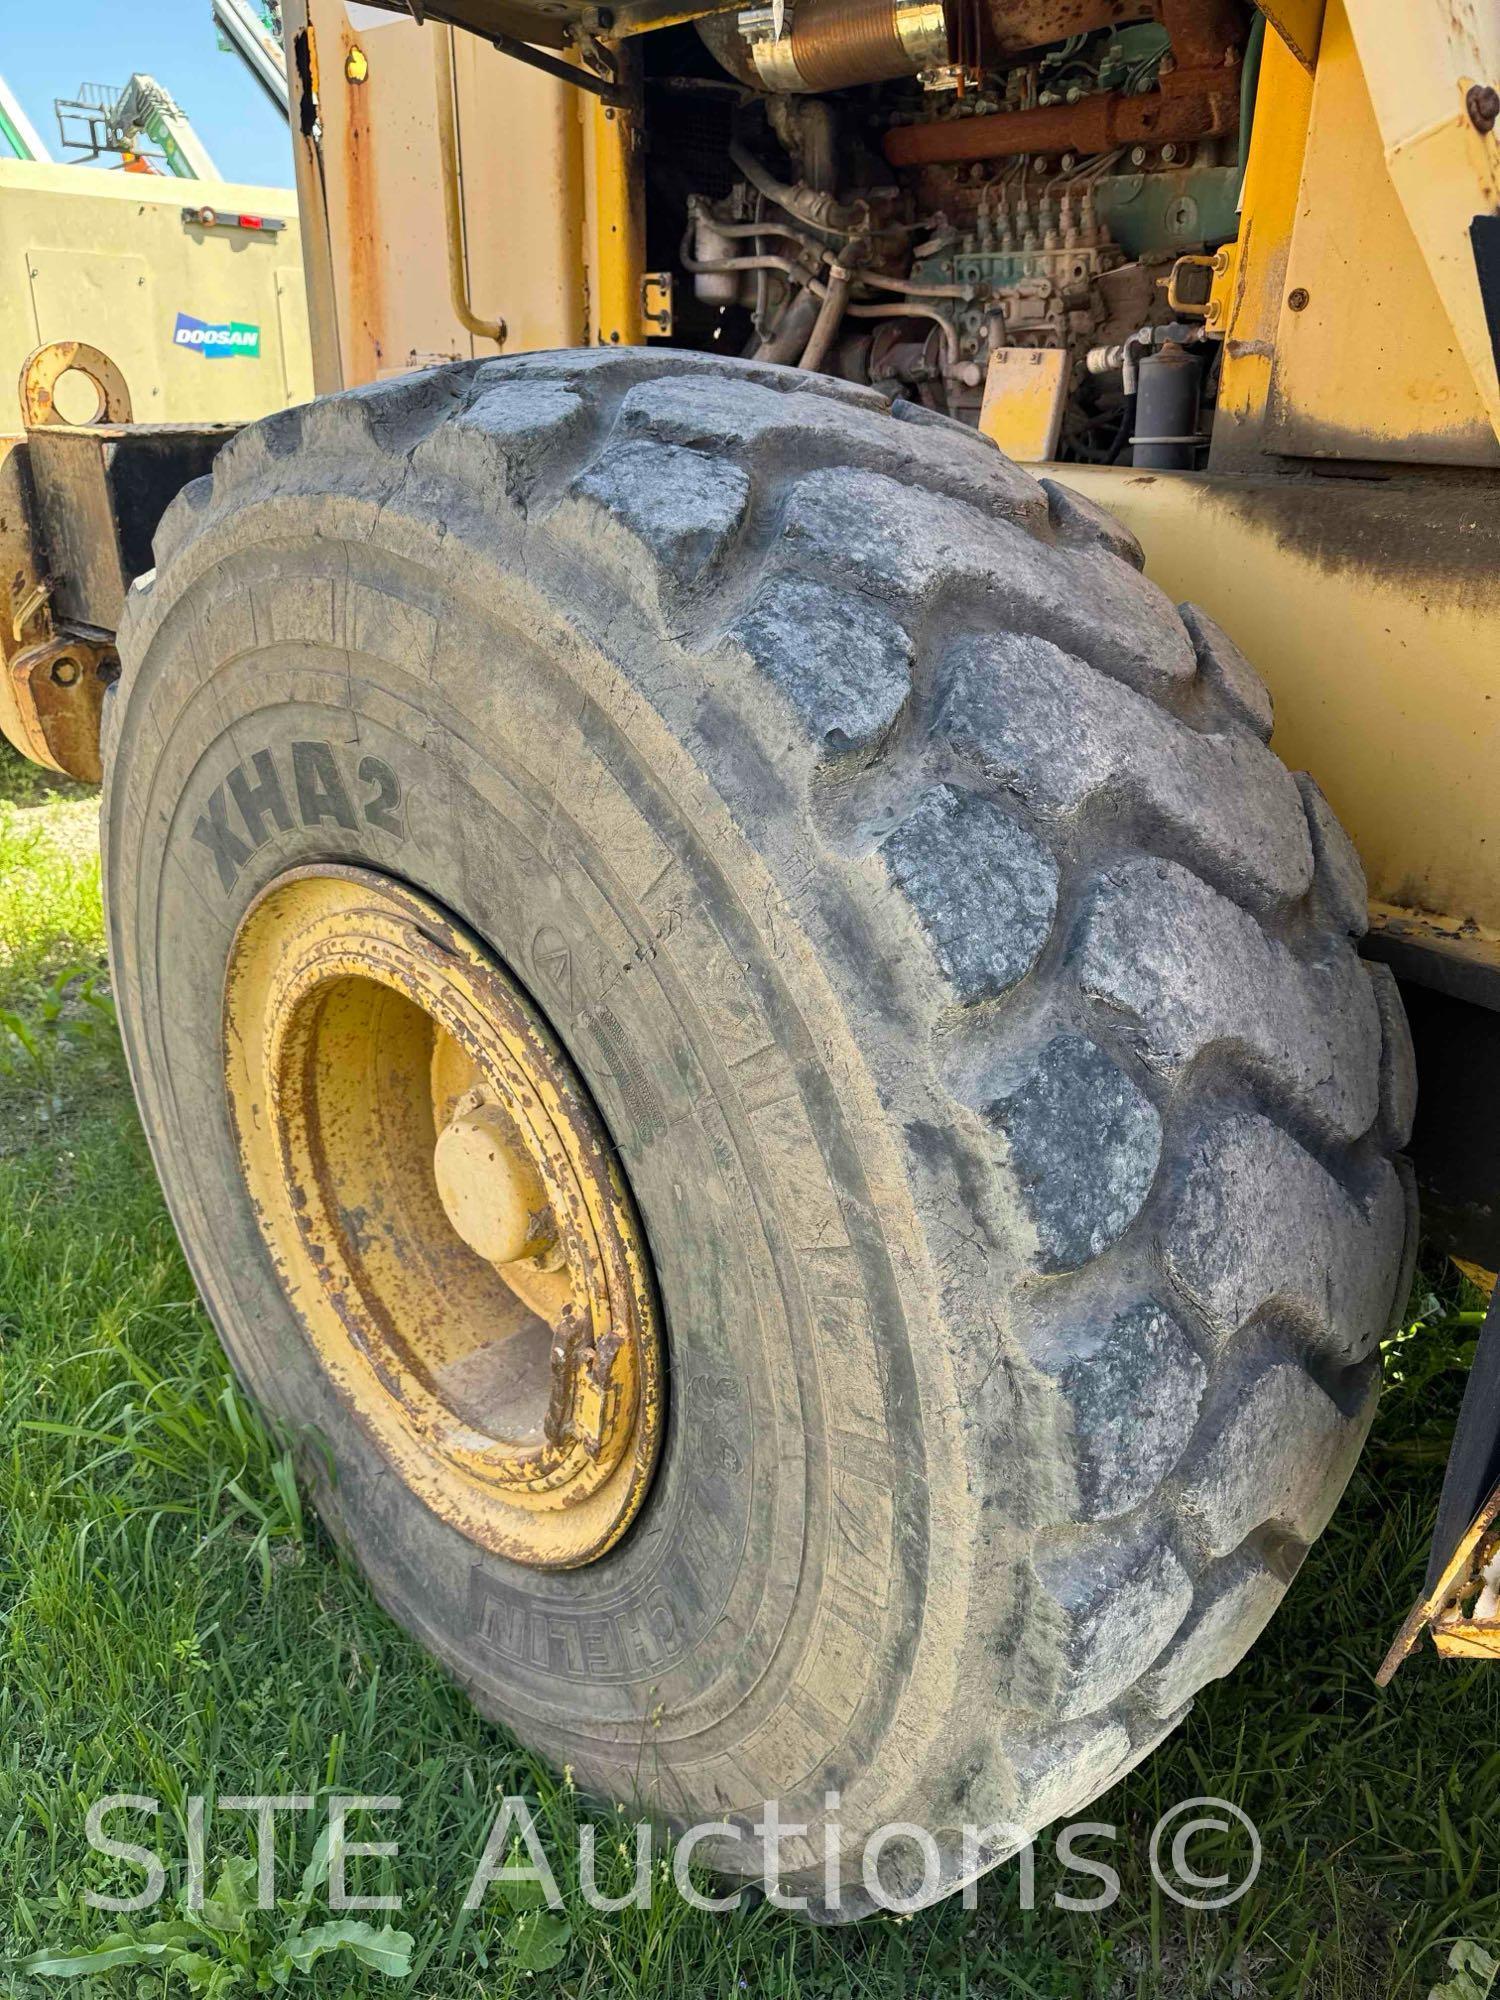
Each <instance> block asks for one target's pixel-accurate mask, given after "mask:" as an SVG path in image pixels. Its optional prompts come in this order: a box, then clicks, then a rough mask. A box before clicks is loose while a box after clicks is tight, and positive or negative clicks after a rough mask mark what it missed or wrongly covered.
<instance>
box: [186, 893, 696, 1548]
mask: <svg viewBox="0 0 1500 2000" xmlns="http://www.w3.org/2000/svg"><path fill="white" fill-rule="evenodd" d="M224 1021H225V1058H226V1064H225V1066H226V1081H227V1085H228V1092H229V1103H230V1108H231V1113H232V1116H233V1119H234V1124H235V1131H236V1137H237V1139H238V1142H239V1148H240V1157H241V1161H242V1164H243V1167H244V1171H245V1177H246V1181H247V1183H248V1186H249V1189H250V1194H251V1198H252V1201H253V1204H254V1208H255V1213H256V1217H257V1221H258V1222H259V1225H260V1229H261V1233H262V1235H263V1237H264V1239H265V1242H266V1246H267V1248H268V1250H269V1252H270V1254H271V1257H272V1260H273V1262H274V1264H275V1266H276V1268H277V1271H278V1274H279V1276H280V1278H281V1282H282V1285H283V1288H284V1290H285V1292H286V1295H287V1297H288V1299H289V1301H290V1303H291V1305H292V1307H293V1309H294V1310H295V1312H296V1314H297V1317H298V1319H299V1321H300V1322H301V1324H302V1327H303V1329H304V1331H305V1332H306V1334H307V1336H308V1338H309V1339H310V1341H311V1342H312V1345H313V1347H314V1349H315V1350H316V1352H317V1354H318V1357H319V1360H320V1361H321V1363H322V1365H323V1368H324V1370H325V1372H326V1373H327V1374H328V1376H329V1377H330V1379H331V1380H332V1382H333V1383H334V1386H335V1387H336V1389H337V1390H338V1392H339V1393H340V1394H341V1395H342V1396H343V1397H344V1398H345V1399H346V1400H347V1401H348V1402H349V1403H350V1404H351V1406H352V1407H353V1409H354V1411H355V1413H356V1415H357V1416H358V1418H359V1420H360V1422H361V1424H362V1425H363V1426H364V1428H365V1430H366V1431H367V1432H368V1433H369V1434H370V1435H371V1436H372V1437H373V1438H374V1439H375V1441H376V1442H377V1443H378V1444H379V1445H380V1447H381V1449H382V1450H383V1451H384V1452H385V1453H386V1455H387V1456H388V1457H389V1458H390V1459H391V1460H392V1461H393V1462H394V1463H395V1465H396V1466H397V1469H398V1470H399V1471H400V1473H401V1475H402V1476H403V1478H405V1479H406V1481H407V1482H408V1484H409V1485H411V1486H412V1487H413V1489H414V1490H416V1491H417V1492H419V1493H420V1495H421V1497H422V1498H423V1499H424V1500H425V1502H426V1503H427V1505H428V1506H430V1507H431V1508H433V1510H434V1511H435V1512H437V1513H439V1514H441V1515H442V1516H444V1517H445V1518H446V1519H448V1520H450V1521H451V1522H452V1523H453V1525H454V1526H455V1527H457V1528H459V1529H460V1530H461V1531H462V1532H463V1533H465V1534H466V1535H468V1536H469V1537H470V1538H471V1539H472V1540H474V1541H476V1542H479V1543H481V1544H482V1545H483V1546H485V1547H487V1548H490V1549H494V1550H495V1551H497V1552H498V1553H500V1554H503V1555H506V1556H509V1557H511V1558H512V1559H514V1560H515V1561H518V1562H523V1563H528V1564H532V1565H534V1566H537V1567H543V1568H568V1567H574V1566H576V1565H578V1564H580V1563H584V1562H588V1561H590V1560H592V1559H593V1558H594V1557H595V1556H598V1555H600V1554H602V1553H603V1552H604V1550H605V1549H607V1548H609V1547H610V1546H611V1545H612V1544H613V1543H614V1542H615V1541H617V1540H618V1539H619V1537H620V1536H621V1535H622V1534H623V1533H624V1531H625V1529H626V1528H627V1527H628V1526H629V1524H630V1521H631V1519H632V1518H633V1517H634V1515H635V1513H636V1511H637V1510H638V1508H639V1506H640V1504H641V1501H642V1499H643V1498H644V1496H645V1491H646V1486H647V1483H648V1481H649V1478H650V1474H651V1468H652V1465H653V1462H654V1459H655V1455H656V1450H657V1445H658V1441H659V1436H660V1428H661V1416H662V1369H661V1356H660V1340H659V1334H658V1327H657V1317H656V1311H655V1305H654V1300H653V1295H652V1290H651V1284H650V1276H649V1265H648V1261H647V1256H646V1250H645V1244H644V1240H643V1238H642V1235H641V1231H640V1225H639V1223H638V1221H637V1219H636V1216H635V1212H634V1208H633V1205H632V1203H631V1200H630V1196H629V1191H628V1189H627V1188H626V1186H625V1184H624V1181H623V1179H622V1177H621V1175H620V1171H619V1166H618V1161H617V1158H616V1155H615V1153H614V1149H613V1147H612V1146H611V1144H610V1141H609V1137H608V1134H607V1133H606V1131H605V1130H604V1127H603V1125H602V1123H601V1121H600V1119H599V1116H598V1113H597V1112H596V1111H595V1109H594V1107H593V1105H592V1103H591V1101H590V1099H589V1097H588V1094H587V1091H586V1089H585V1087H584V1085H583V1083H582V1081H581V1079H580V1078H579V1077H578V1075H577V1073H576V1072H575V1071H574V1069H573V1067H572V1065H571V1063H570V1062H569V1061H568V1058H567V1056H566V1054H565V1052H564V1051H563V1049H562V1047H561V1045H560V1044H559V1043H558V1041H557V1040H556V1038H555V1036H554V1035H553V1034H552V1032H551V1030H550V1028H549V1027H548V1025H547V1023H546V1021H545V1020H544V1019H543V1017H542V1016H541V1014H540V1013H539V1012H538V1011H537V1009H536V1008H535V1007H534V1006H533V1005H532V1003H531V1001H530V1000H529V998H528V997H527V996H526V995H525V994H524V993H523V992H522V991H521V989H520V988H519V987H518V986H517V985H516V984H515V982H514V981H513V980H511V979H510V978H509V977H508V976H507V974H506V973H505V972H504V971H503V970H502V969H501V967H500V966H499V965H497V964H496V963H495V962H494V961H493V960H492V959H490V958H489V957H488V955H487V954H486V953H485V952H484V951H483V950H482V949H481V948H480V947H479V946H478V945H477V944H476V943H475V942H474V940H473V939H472V938H470V937H469V936H468V935H467V934H466V933H464V932H463V931H461V930H460V929H459V928H458V927H457V926H456V925H454V924H453V923H452V922H451V920H450V919H449V918H448V917H446V916H445V915H444V913H443V912H442V911H441V910H439V909H438V908H437V906H436V905H434V904H432V903H430V902H428V901H427V899H426V898H425V897H422V896H420V895H418V894H416V893H415V892H414V891H412V890H410V889H407V888H405V887H403V886H401V885H398V884H396V883H394V882H390V881H388V880H386V879H385V878H383V877H381V876H379V875H376V874H373V873H371V872H369V871H366V870H362V869H356V868H343V867H336V866H332V865H330V866H327V867H322V868H305V869H295V870H293V871H291V872H290V873H289V874H287V875H283V876H281V877H279V878H278V879H277V880H276V881H275V882H273V883H271V884H270V885H269V887H268V888H266V889H265V890H264V891H263V892H262V893H261V895H260V896H259V897H257V899H256V901H255V902H254V903H253V904H252V905H251V907H250V909H249V910H248V911H247V912H246V914H245V917H244V919H243V920H242V922H241V924H240V926H239V929H238V931H237V932H236V934H235V939H234V943H233V946H232V948H231V954H230V962H229V971H228V976H227V980H226V986H225V1013H224Z"/></svg>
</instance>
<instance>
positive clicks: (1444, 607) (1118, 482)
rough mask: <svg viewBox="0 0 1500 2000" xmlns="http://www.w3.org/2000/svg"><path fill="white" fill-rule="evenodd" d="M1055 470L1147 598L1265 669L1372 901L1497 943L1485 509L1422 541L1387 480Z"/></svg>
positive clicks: (1455, 502) (1498, 579) (1499, 786)
mask: <svg viewBox="0 0 1500 2000" xmlns="http://www.w3.org/2000/svg"><path fill="white" fill-rule="evenodd" d="M1049 469H1050V470H1051V471H1052V473H1053V475H1054V476H1055V477H1056V478H1058V479H1062V480H1065V481H1066V482H1067V484H1068V485H1069V486H1071V487H1073V488H1074V489H1075V490H1076V491H1077V492H1080V493H1082V494H1084V495H1086V496H1087V497H1088V498H1090V499H1092V500H1095V501H1097V502H1098V503H1099V504H1100V505H1102V506H1105V507H1108V508H1110V509H1111V510H1112V511H1113V512H1114V513H1115V514H1117V515H1118V516H1119V518H1120V519H1121V520H1122V521H1124V522H1125V523H1126V525H1127V526H1129V527H1130V528H1132V529H1134V531H1135V533H1136V534H1137V535H1138V536H1139V537H1140V540H1141V544H1142V546H1143V547H1144V549H1145V551H1146V567H1147V570H1148V572H1149V574H1150V575H1151V576H1152V577H1153V578H1154V579H1155V581H1156V582H1157V583H1159V584H1160V585H1161V586H1162V588H1163V589H1164V590H1166V591H1168V592H1169V593H1170V594H1171V596H1172V597H1173V598H1174V599H1176V600H1177V601H1179V602H1180V601H1182V600H1184V599H1189V598H1190V599H1191V600H1192V601H1193V602H1194V603H1197V604H1201V605H1202V606H1203V607H1204V609H1205V610H1207V611H1208V612H1210V613H1211V615H1212V616H1213V617H1215V618H1216V619H1217V620H1218V621H1219V623H1220V624H1221V625H1222V626H1223V627H1224V629H1225V630H1226V631H1227V632H1228V633H1229V634H1230V636H1231V637H1232V638H1233V639H1234V640H1235V641H1236V642H1237V643H1238V644H1239V645H1240V646H1241V647H1242V648H1243V649H1244V651H1245V652H1246V653H1247V654H1248V656H1249V657H1250V658H1251V659H1252V660H1254V661H1255V662H1256V665H1257V667H1258V668H1259V669H1260V671H1261V673H1262V675H1263V676H1264V678H1265V680H1266V683H1267V685H1268V686H1269V687H1270V690H1271V694H1272V697H1273V699H1274V701H1275V704H1276V734H1275V739H1274V741H1275V746H1276V749H1277V751H1278V752H1279V754H1280V755H1281V756H1282V757H1283V758H1284V759H1285V760H1286V762H1288V763H1289V764H1291V765H1292V767H1293V768H1294V769H1298V768H1301V769H1305V770H1309V771H1311V772H1312V773H1313V775H1314V776H1315V777H1316V778H1317V780H1318V783H1319V784H1320V785H1321V786H1322V788H1323V790H1324V791H1325V792H1326V793H1327V794H1328V797H1329V801H1330V803H1331V804H1332V806H1333V808H1334V811H1335V812H1336V813H1337V814H1338V816H1339V818H1340V819H1341V820H1342V822H1343V824H1344V826H1345V827H1346V828H1347V829H1348V831H1349V832H1350V834H1351V835H1352V836H1353V838H1354V841H1355V844H1356V845H1357V847H1358V848H1359V852H1360V858H1361V860H1362V861H1363V862H1364V865H1365V872H1366V875H1367V877H1368V879H1369V884H1370V895H1371V897H1372V899H1373V900H1374V901H1375V902H1377V903H1380V904H1386V905H1391V906H1395V907H1397V908H1399V909H1401V910H1405V911H1411V912H1414V913H1418V914H1420V915H1422V916H1424V917H1427V918H1434V917H1435V918H1440V919H1447V920H1449V921H1451V922H1452V923H1453V924H1455V925H1458V926H1461V927H1463V928H1464V930H1465V931H1466V933H1467V934H1469V935H1475V936H1477V935H1478V934H1482V933H1484V932H1489V933H1492V934H1496V935H1500V867H1497V865H1496V857H1497V855H1500V668H1497V665H1496V662H1497V660H1500V561H1497V557H1500V547H1497V541H1496V537H1495V536H1494V535H1493V534H1491V533H1490V532H1489V528H1488V523H1487V521H1486V519H1485V515H1486V514H1487V513H1488V511H1489V496H1488V494H1487V493H1486V492H1483V491H1480V492H1477V493H1475V494H1474V496H1473V499H1472V502H1470V501H1469V500H1468V498H1467V497H1466V496H1465V495H1464V494H1463V493H1462V492H1460V493H1457V494H1455V495H1452V496H1445V509H1444V517H1443V518H1444V521H1445V522H1447V523H1449V524H1450V525H1449V526H1448V527H1447V528H1446V529H1442V528H1440V529H1439V531H1438V532H1436V533H1434V534H1431V535H1425V534H1419V533H1417V532H1416V528H1417V523H1416V521H1415V519H1413V518H1412V515H1414V514H1415V510H1416V508H1417V506H1418V504H1419V503H1418V501H1417V499H1416V497H1415V496H1413V495H1412V494H1411V493H1410V492H1409V490H1407V489H1406V488H1404V487H1402V486H1395V487H1393V486H1392V484H1391V482H1389V481H1383V480H1382V481H1371V482H1370V483H1369V485H1368V486H1367V487H1365V488H1364V490H1363V491H1360V490H1357V489H1352V488H1351V487H1350V485H1349V483H1348V482H1346V481H1342V480H1341V481H1337V482H1335V481H1333V480H1328V481H1324V480H1312V481H1307V482H1302V483H1299V484H1296V485H1294V484H1293V483H1292V482H1290V481H1283V482H1280V483H1279V484H1278V483H1277V482H1276V481H1274V480H1248V479H1247V480H1244V481H1239V480H1234V479H1230V478H1218V479H1216V478H1214V477H1212V476H1209V475H1204V474H1195V473H1155V474H1153V473H1149V472H1137V471H1133V470H1132V469H1131V468H1130V467H1128V466H1080V465H1065V466H1063V465H1060V466H1054V467H1051V468H1049ZM1330 488H1333V489H1335V490H1332V491H1330V490H1328V489H1330ZM1407 508H1409V509H1410V510H1411V513H1410V514H1408V516H1407V518H1406V519H1405V520H1404V521H1403V519H1402V516H1403V512H1404V511H1405V510H1406V509H1407ZM1466 522H1467V524H1468V530H1469V532H1468V533H1467V535H1466V534H1465V532H1464V527H1465V523H1466ZM1403 542H1404V544H1405V547H1404V549H1403V548H1402V546H1401V544H1402V543H1403Z"/></svg>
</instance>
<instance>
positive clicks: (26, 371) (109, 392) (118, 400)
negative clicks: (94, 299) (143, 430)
mask: <svg viewBox="0 0 1500 2000" xmlns="http://www.w3.org/2000/svg"><path fill="white" fill-rule="evenodd" d="M65 375H81V376H83V377H84V379H85V380H86V381H88V382H90V383H92V385H93V389H94V395H95V399H96V403H95V409H94V413H93V415H92V416H89V417H85V418H84V419H83V421H84V422H85V423H88V424H128V423H129V422H130V414H131V412H130V390H129V389H128V388H127V386H126V383H125V377H124V376H123V375H122V374H121V372H120V369H119V367H118V365H117V364H116V363H115V362H113V361H111V360H110V358H109V356H108V355H107V354H106V353H105V352H104V350H103V348H102V347H94V346H92V345H91V344H90V343H89V342H88V341H86V340H49V341H47V342H46V343H45V344H44V345H43V346H41V347H34V348H33V349H32V351H31V352H30V354H28V355H27V357H26V359H25V361H24V362H23V363H22V364H21V383H20V392H21V419H22V421H23V423H24V424H25V425H26V428H27V429H28V430H39V429H41V428H42V427H43V426H44V425H46V424H65V423H68V422H69V421H70V419H69V418H67V417H65V416H63V414H62V413H61V411H60V410H59V409H58V407H57V401H56V391H57V385H58V383H59V382H60V381H61V380H62V379H63V377H64V376H65Z"/></svg>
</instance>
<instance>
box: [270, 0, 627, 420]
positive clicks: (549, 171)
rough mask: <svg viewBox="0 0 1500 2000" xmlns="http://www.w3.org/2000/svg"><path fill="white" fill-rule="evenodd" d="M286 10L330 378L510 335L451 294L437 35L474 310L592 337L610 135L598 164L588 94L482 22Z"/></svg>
mask: <svg viewBox="0 0 1500 2000" xmlns="http://www.w3.org/2000/svg"><path fill="white" fill-rule="evenodd" d="M286 24H287V41H288V48H289V51H290V52H291V57H292V61H291V64H290V67H291V71H292V78H293V112H292V116H293V126H294V133H295V135H296V137H297V185H298V195H299V198H300V200H301V202H302V204H303V213H304V216H305V217H307V218H308V219H309V226H310V227H311V228H312V229H313V230H314V231H315V233H316V237H317V240H316V241H315V242H314V243H312V244H310V256H309V264H308V278H309V286H310V298H311V305H312V314H313V324H314V336H315V346H316V354H317V369H318V387H319V389H320V390H324V391H326V390H329V389H335V388H339V387H347V386H351V385H353V384H355V383H358V382H372V381H378V380H380V379H382V378H383V377H386V376H390V375H399V374H403V373H405V372H406V371H407V370H408V369H412V368H421V367H430V366H432V365H433V364H434V363H437V362H441V361H454V360H462V359H466V358H469V357H471V356H475V355H480V356H482V355H485V354H496V353H499V352H500V351H501V343H500V342H499V341H497V340H495V339H492V338H490V339H487V338H485V337H484V336H482V335H479V334H476V333H474V332H472V331H470V329H469V328H468V327H467V326H466V325H465V324H464V321H463V318H462V317H461V315H460V313H459V312H458V311H456V310H455V307H454V301H453V292H454V287H453V285H452V284H451V282H450V265H449V246H448V224H447V220H446V216H445V200H444V192H445V190H444V177H445V173H446V172H448V171H449V168H448V165H447V163H446V162H445V160H444V157H443V148H442V147H441V146H440V144H439V142H438V129H439V119H438V103H439V92H440V90H442V89H443V88H444V86H445V82H446V76H445V65H444V63H443V62H442V60H441V55H442V50H441V48H440V43H443V42H446V43H447V44H448V48H449V50H450V51H451V59H450V62H449V63H448V65H447V66H446V69H447V74H449V75H451V79H452V84H451V88H452V106H451V108H452V116H453V126H454V130H455V133H456V149H457V150H456V160H455V161H454V163H453V170H454V172H455V174H456V179H457V183H458V203H459V215H460V218H461V230H462V236H461V242H460V244H459V268H460V270H461V272H462V277H463V285H464V289H465V292H466V296H467V301H468V304H469V306H470V308H471V309H472V312H473V314H474V315H475V316H477V317H479V318H481V319H486V320H489V321H492V322H499V321H503V322H504V326H505V338H504V349H505V351H506V352H507V353H514V352H519V351H522V350H525V349H531V348H543V347H569V346H576V345H578V344H579V343H581V342H584V341H586V340H588V339H589V338H590V337H591V335H593V336H594V337H597V329H596V328H591V325H590V321H589V313H588V298H589V283H588V278H589V269H588V266H589V261H590V260H589V258H588V255H587V252H586V246H585V232H586V225H587V222H588V219H589V216H590V214H591V213H592V211H593V209H594V208H595V207H596V206H597V195H595V196H594V197H593V198H591V197H590V195H589V193H588V191H587V190H588V189H589V187H590V186H592V187H593V188H595V189H596V190H597V189H598V188H600V187H601V186H604V184H605V179H606V177H605V175H604V173H603V172H602V168H603V166H604V165H605V164H606V162H607V152H606V151H601V152H600V155H599V160H598V168H599V170H597V171H595V173H594V174H593V176H592V178H590V177H589V176H588V175H587V174H586V160H585V153H586V150H587V151H588V152H589V153H590V154H592V153H593V152H594V150H595V149H594V147H593V145H592V143H591V141H592V131H591V127H592V122H593V117H594V107H593V105H592V103H591V101H590V100H589V99H587V98H584V97H582V96H581V94H580V93H579V92H577V91H575V90H573V89H571V88H570V87H569V86H568V85H566V84H564V83H560V82H557V81H555V80H554V79H553V78H551V77H547V76H542V75H540V74H538V72H537V71H535V70H532V69H528V68H526V67H524V66H523V65H522V64H520V63H517V62H513V61H510V60H508V59H507V58H506V57H505V56H502V55H501V54H499V53H498V51H496V50H495V49H492V48H489V47H487V46H486V45H485V44H484V43H483V42H481V41H479V40H478V39H477V38H476V37H474V36H473V35H465V34H460V33H455V31H454V30H453V29H451V28H448V27H444V26H441V25H438V24H436V23H430V24H425V25H419V24H418V23H417V22H416V21H414V20H413V19H411V17H410V16H405V15H397V14H391V15H387V16H385V17H384V18H381V17H380V16H378V15H376V14H375V13H374V12H373V10H370V9H366V10H363V11H362V13H361V14H360V16H359V21H358V25H357V26H356V25H355V24H354V23H352V22H351V20H350V17H349V14H348V12H347V10H346V8H345V6H344V4H343V0H310V4H305V5H304V4H302V0H293V4H292V5H290V6H288V8H287V10H286ZM588 164H589V165H593V164H594V162H593V161H592V160H591V161H589V162H588ZM606 196H607V189H606ZM596 289H597V288H596Z"/></svg>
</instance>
